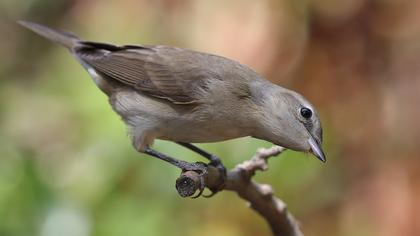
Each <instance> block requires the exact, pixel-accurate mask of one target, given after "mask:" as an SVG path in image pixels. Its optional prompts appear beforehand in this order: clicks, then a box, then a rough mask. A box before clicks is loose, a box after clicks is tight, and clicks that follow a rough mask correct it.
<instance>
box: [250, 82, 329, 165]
mask: <svg viewBox="0 0 420 236" xmlns="http://www.w3.org/2000/svg"><path fill="white" fill-rule="evenodd" d="M262 97H263V99H261V100H260V106H261V109H260V111H261V112H260V114H259V116H258V119H259V120H258V121H257V122H258V123H259V125H260V127H262V128H260V129H259V130H258V131H257V135H255V137H257V138H261V139H265V140H267V141H270V142H272V143H274V144H276V145H280V146H282V147H285V148H288V149H292V150H295V151H303V152H311V153H312V154H314V155H315V156H316V157H317V158H318V159H319V160H321V161H323V162H325V161H326V159H325V155H324V152H323V151H322V147H321V145H322V127H321V122H320V119H319V116H318V112H317V111H316V110H315V108H314V107H313V106H312V105H311V104H310V103H309V102H308V101H307V100H306V99H305V98H304V97H303V96H301V95H300V94H298V93H296V92H293V91H290V90H287V89H284V88H281V87H277V88H276V89H273V90H271V91H270V92H268V93H266V94H264V95H263V96H262Z"/></svg>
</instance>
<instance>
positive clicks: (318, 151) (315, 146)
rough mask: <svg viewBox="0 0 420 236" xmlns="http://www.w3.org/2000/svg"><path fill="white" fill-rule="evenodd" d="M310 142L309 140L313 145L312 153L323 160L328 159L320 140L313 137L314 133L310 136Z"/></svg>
mask: <svg viewBox="0 0 420 236" xmlns="http://www.w3.org/2000/svg"><path fill="white" fill-rule="evenodd" d="M308 142H309V145H310V146H311V152H312V154H314V155H315V156H316V157H317V158H318V159H319V160H321V161H322V162H326V161H327V159H325V155H324V152H323V151H322V148H321V147H320V145H319V144H318V142H317V141H316V140H315V139H314V138H313V137H312V135H311V136H310V138H309V140H308Z"/></svg>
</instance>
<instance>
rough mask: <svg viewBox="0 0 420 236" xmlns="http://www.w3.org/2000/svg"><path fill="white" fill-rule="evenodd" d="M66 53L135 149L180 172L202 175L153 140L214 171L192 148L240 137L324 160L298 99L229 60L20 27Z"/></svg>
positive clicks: (314, 125)
mask: <svg viewBox="0 0 420 236" xmlns="http://www.w3.org/2000/svg"><path fill="white" fill-rule="evenodd" d="M19 23H20V24H21V25H23V26H25V27H27V28H29V29H31V30H32V31H34V32H36V33H38V34H39V35H41V36H43V37H45V38H47V39H49V40H51V41H53V42H56V43H59V44H61V45H63V46H64V47H66V48H67V49H69V50H70V52H71V53H72V54H73V55H74V56H75V57H76V59H77V60H78V61H79V62H80V63H81V64H82V65H83V66H84V67H85V68H86V70H87V71H88V72H89V74H90V76H91V77H92V78H93V80H94V81H95V83H96V84H97V86H98V87H99V88H100V89H101V90H102V91H103V92H104V93H105V94H107V95H108V97H109V102H110V104H111V106H112V107H113V109H114V110H115V112H116V113H118V114H119V115H120V116H121V117H122V119H123V120H124V122H125V123H126V124H127V125H128V127H129V132H130V135H131V139H132V142H133V145H134V147H135V148H136V149H137V150H138V151H139V152H143V153H147V154H149V155H151V156H154V157H157V158H159V159H162V160H165V161H167V162H169V163H171V164H173V165H175V166H177V167H179V168H181V169H183V170H196V171H202V173H203V174H204V170H205V168H204V167H205V166H203V164H200V163H188V162H184V161H180V160H177V159H175V158H172V157H169V156H167V155H164V154H162V153H160V152H157V151H155V150H153V149H151V145H152V144H153V140H154V139H164V140H170V141H174V142H177V143H179V144H181V145H183V146H185V147H187V148H189V149H191V150H193V151H195V152H197V153H199V154H200V155H203V156H204V157H206V158H207V159H209V160H210V161H211V162H210V164H212V165H216V166H220V165H221V163H220V160H219V159H218V158H217V157H216V156H214V155H212V154H209V153H207V152H205V151H203V150H201V149H199V148H198V147H196V146H193V145H192V144H191V143H203V142H217V141H224V140H228V139H233V138H239V137H244V136H252V137H255V138H258V139H263V140H267V141H269V142H272V143H274V144H276V145H280V146H283V147H285V148H289V149H292V150H296V151H303V152H312V153H313V154H314V155H315V156H316V157H318V159H320V160H321V161H323V162H325V156H324V153H323V151H322V149H321V143H322V128H321V123H320V120H319V117H318V114H317V112H316V110H315V108H314V107H313V106H312V105H311V104H310V103H309V102H308V101H307V100H306V99H305V98H303V97H302V96H301V95H299V94H298V93H296V92H293V91H291V90H288V89H285V88H282V87H280V86H277V85H275V84H273V83H271V82H269V81H267V80H265V79H264V78H262V76H260V75H259V74H257V73H256V72H255V71H253V70H252V69H251V68H249V67H247V66H245V65H242V64H240V63H238V62H236V61H233V60H230V59H227V58H224V57H220V56H216V55H211V54H207V53H201V52H195V51H191V50H186V49H181V48H176V47H170V46H162V45H157V46H133V45H125V46H115V45H111V44H106V43H97V42H91V41H84V40H80V39H79V38H78V37H76V36H75V35H73V34H72V33H69V32H64V31H59V30H54V29H51V28H48V27H46V26H43V25H39V24H35V23H31V22H26V21H19Z"/></svg>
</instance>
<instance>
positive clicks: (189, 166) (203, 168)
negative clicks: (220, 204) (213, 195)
mask: <svg viewBox="0 0 420 236" xmlns="http://www.w3.org/2000/svg"><path fill="white" fill-rule="evenodd" d="M143 152H144V153H146V154H148V155H150V156H153V157H157V158H159V159H161V160H163V161H166V162H168V163H170V164H172V165H174V166H176V167H178V168H180V169H181V170H182V171H183V172H185V171H196V172H198V173H199V174H200V183H201V185H200V187H199V193H198V194H197V195H196V196H195V197H193V198H197V197H199V196H201V194H202V193H203V191H204V188H205V183H204V176H205V175H206V174H207V165H206V164H205V163H202V162H196V163H189V162H186V161H182V160H178V159H175V158H173V157H170V156H167V155H165V154H163V153H160V152H158V151H155V150H153V149H151V148H146V149H145V150H144V151H143Z"/></svg>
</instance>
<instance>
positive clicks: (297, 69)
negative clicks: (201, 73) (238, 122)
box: [0, 0, 420, 236]
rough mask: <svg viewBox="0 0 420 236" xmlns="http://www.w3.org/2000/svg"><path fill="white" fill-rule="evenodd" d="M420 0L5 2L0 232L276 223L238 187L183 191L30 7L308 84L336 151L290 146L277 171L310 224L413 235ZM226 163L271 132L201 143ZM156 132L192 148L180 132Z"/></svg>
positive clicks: (101, 33) (82, 29)
mask: <svg viewBox="0 0 420 236" xmlns="http://www.w3.org/2000/svg"><path fill="white" fill-rule="evenodd" d="M419 10H420V1H416V0H404V1H397V0H391V1H368V0H356V1H312V0H307V1H294V0H280V1H278V0H265V1H250V0H229V1H221V0H217V1H204V0H197V1H192V0H168V1H163V0H161V1H151V0H140V1H135V0H125V1H111V0H108V1H98V0H91V1H82V0H59V1H57V0H30V1H12V0H3V1H1V2H0V32H1V38H0V57H1V61H2V63H0V153H1V156H0V235H2V236H3V235H5V236H9V235H10V236H21V235H22V236H23V235H42V236H50V235H51V236H56V235H72V236H85V235H101V236H107V235H109V236H113V235H127V236H130V235H222V236H223V235H226V236H228V235H267V234H268V233H269V231H268V228H267V227H266V225H265V222H263V220H262V219H260V218H259V217H258V216H257V215H256V214H255V213H254V212H252V211H250V210H248V209H247V208H246V207H245V204H244V202H242V201H241V200H239V199H238V198H237V197H236V196H235V195H234V194H232V193H228V192H223V193H221V194H218V195H216V196H215V197H213V198H211V199H197V200H190V199H182V198H180V197H178V195H177V193H176V191H175V189H174V180H175V179H176V177H177V175H178V174H179V171H178V170H176V169H175V168H173V167H171V166H168V165H167V164H165V163H161V162H159V161H157V160H155V159H152V158H149V157H147V156H145V155H142V154H139V153H137V152H136V151H135V150H134V149H133V148H132V147H131V144H130V141H129V139H128V137H127V135H126V133H125V127H124V125H123V123H122V122H121V121H120V119H119V117H118V116H117V115H116V114H114V112H113V111H112V110H111V108H110V106H109V105H108V103H107V99H106V97H105V96H104V95H103V94H101V92H100V91H99V90H98V89H97V88H95V85H94V83H93V82H92V81H91V79H90V78H89V76H88V75H87V73H86V72H85V71H84V70H83V69H82V67H81V66H80V65H78V63H77V62H76V61H75V60H74V58H72V57H71V55H70V54H69V53H68V52H66V50H64V49H63V48H60V47H59V46H57V45H54V44H52V43H50V42H47V41H46V40H44V39H41V38H40V37H38V36H36V35H34V34H33V33H31V32H29V31H27V30H24V29H23V28H21V27H19V26H18V25H17V24H16V23H15V20H18V19H26V20H32V21H38V22H40V23H44V24H47V25H51V26H55V27H59V28H63V29H69V30H71V31H73V32H75V33H76V34H78V35H80V36H81V37H82V38H86V39H90V40H97V41H108V42H113V43H119V44H170V45H175V46H181V47H186V48H191V49H195V50H200V51H206V52H211V53H215V54H220V55H224V56H226V57H229V58H233V59H236V60H239V61H241V62H243V63H245V64H247V65H250V66H252V67H253V68H255V69H256V70H257V71H259V72H260V73H262V74H263V75H264V76H266V77H267V78H268V79H270V80H272V81H273V82H276V83H279V84H281V85H284V86H286V87H289V88H292V89H295V90H297V91H299V92H300V93H302V94H304V95H305V96H306V97H308V98H309V100H311V101H312V102H313V103H314V104H315V105H316V106H317V107H318V110H319V111H320V113H321V117H322V120H323V125H324V133H325V134H324V137H325V142H324V148H325V152H326V153H327V157H328V162H327V164H325V165H322V164H321V163H319V162H318V161H317V160H316V159H315V158H313V157H311V156H309V155H305V154H301V153H296V152H292V151H288V152H287V153H286V154H285V155H282V156H281V157H280V158H274V159H272V160H270V171H268V172H266V173H264V174H260V175H258V176H257V180H258V181H261V182H267V183H270V184H272V185H273V187H274V189H275V191H276V194H277V195H278V196H279V197H281V198H283V199H284V200H285V201H286V203H288V206H289V209H290V211H291V212H293V213H294V214H295V215H296V217H297V218H298V219H299V220H301V222H302V226H303V229H304V232H306V233H307V234H308V235H344V236H346V235H381V236H384V235H385V236H386V235H419V234H420V227H419V224H418V223H417V222H416V215H418V214H419V213H420V212H419V211H420V197H419V195H420V189H419V186H420V175H419V174H418V166H419V164H420V163H419V162H420V161H419V155H418V153H419V151H420V149H419V146H418V140H419V138H420V132H419V129H420V124H419V122H418V121H419V118H420V110H419V109H416V108H417V107H418V102H419V101H420V92H419V89H420V80H419V79H418V78H419V74H420V73H419V72H420V71H419V70H420V67H419V66H418V64H419V63H420V43H419V42H420V27H419V25H418V23H417V22H419V19H418V18H419V17H420V15H419V14H417V13H418V11H419ZM200 146H202V147H204V148H206V149H207V150H209V151H211V152H214V153H215V154H218V155H220V156H221V157H222V158H223V159H224V162H225V164H226V166H228V167H233V166H234V165H235V164H236V163H238V162H240V161H243V160H244V159H246V158H249V157H250V156H251V155H252V154H253V153H254V151H255V150H256V149H257V148H258V147H268V146H270V144H269V143H266V142H263V141H259V140H255V139H251V138H243V139H238V140H232V141H228V142H223V143H217V144H202V145H200ZM155 148H156V149H157V150H160V151H162V152H165V153H171V154H173V155H176V156H178V157H182V158H183V159H185V160H189V161H197V160H200V158H199V157H197V156H196V155H194V154H193V153H191V152H189V151H187V150H185V149H183V148H182V147H179V146H177V145H175V144H172V143H169V142H164V141H157V142H156V144H155Z"/></svg>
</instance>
